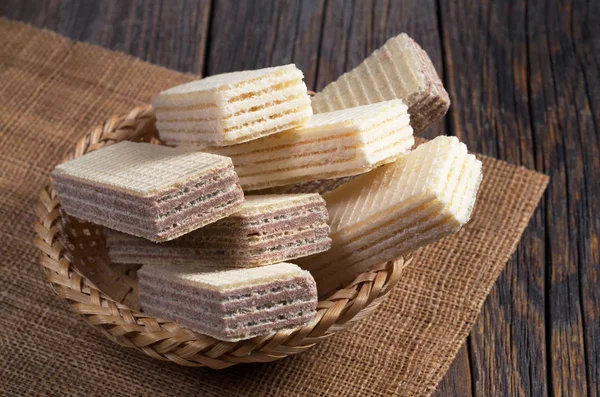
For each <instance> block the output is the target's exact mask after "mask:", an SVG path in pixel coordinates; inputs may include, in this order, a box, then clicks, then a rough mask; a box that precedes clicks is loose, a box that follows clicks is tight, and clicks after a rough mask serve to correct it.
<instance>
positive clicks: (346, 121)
mask: <svg viewBox="0 0 600 397" xmlns="http://www.w3.org/2000/svg"><path fill="white" fill-rule="evenodd" d="M409 121H410V116H409V115H408V114H407V107H406V105H404V103H403V102H402V101H401V100H394V101H388V102H381V103H377V104H373V105H367V106H360V107H356V108H352V109H344V110H341V111H336V112H331V113H323V114H319V115H315V116H313V117H312V119H311V120H310V121H309V122H308V123H307V124H306V125H305V126H304V127H299V128H296V129H293V130H290V131H285V132H282V133H279V134H276V135H272V136H268V137H265V138H262V139H258V140H255V141H252V142H247V143H244V144H240V145H235V146H228V147H223V148H204V149H203V150H206V151H210V152H211V153H217V154H221V155H223V156H228V157H231V159H232V160H233V164H234V166H235V170H236V172H237V174H238V176H239V178H240V184H241V185H242V187H243V188H244V190H259V189H264V188H269V187H274V186H283V185H289V184H292V183H299V182H305V181H312V180H316V179H329V178H339V177H343V176H349V175H357V174H361V173H364V172H367V171H368V170H370V169H372V168H374V167H377V166H380V165H382V164H385V163H389V162H391V161H394V160H395V159H396V158H397V157H398V156H400V155H402V154H403V153H405V152H406V151H408V150H409V149H410V148H411V147H412V145H413V144H414V137H413V134H412V128H411V127H410V122H409Z"/></svg>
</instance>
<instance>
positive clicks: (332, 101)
mask: <svg viewBox="0 0 600 397" xmlns="http://www.w3.org/2000/svg"><path fill="white" fill-rule="evenodd" d="M395 98H399V99H402V100H403V101H404V102H405V103H406V104H407V105H408V113H409V114H410V124H411V126H412V127H413V130H414V133H415V135H416V134H418V133H420V132H421V131H423V130H424V129H425V128H427V127H428V126H429V125H430V124H432V123H434V122H436V121H437V120H439V119H440V118H442V117H443V116H444V115H445V114H446V112H447V111H448V107H449V106H450V98H449V96H448V93H447V92H446V90H445V89H444V86H443V84H442V81H441V80H440V78H439V76H438V74H437V72H436V71H435V68H434V66H433V63H432V62H431V59H430V58H429V56H428V55H427V53H426V52H425V51H424V50H423V49H422V48H421V47H420V46H419V45H418V44H417V43H416V42H415V41H414V40H413V39H411V38H410V37H409V36H408V35H407V34H405V33H402V34H400V35H398V36H396V37H394V38H392V39H390V40H388V41H387V42H386V43H385V44H384V45H383V47H381V48H379V49H378V50H376V51H375V52H373V53H372V54H371V55H370V56H369V57H368V58H367V59H365V60H364V61H363V62H362V63H361V64H360V65H358V66H357V67H356V68H354V69H353V70H351V71H350V72H348V73H345V74H344V75H342V76H341V77H339V78H338V79H337V80H336V81H335V82H333V83H331V84H329V85H327V86H326V87H325V88H324V89H323V90H322V91H321V92H319V93H317V94H316V95H315V96H314V97H313V98H312V107H313V111H314V113H315V114H316V113H323V112H331V111H333V110H339V109H345V108H349V107H354V106H359V105H366V104H369V103H375V102H381V101H386V100H390V99H395Z"/></svg>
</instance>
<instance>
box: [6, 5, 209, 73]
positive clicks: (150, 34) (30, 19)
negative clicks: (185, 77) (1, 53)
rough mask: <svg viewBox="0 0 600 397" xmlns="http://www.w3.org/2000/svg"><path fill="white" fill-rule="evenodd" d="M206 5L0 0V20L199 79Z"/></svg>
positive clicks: (205, 39) (206, 22) (205, 31)
mask: <svg viewBox="0 0 600 397" xmlns="http://www.w3.org/2000/svg"><path fill="white" fill-rule="evenodd" d="M209 13H210V0H198V1H195V0H194V1H192V0H184V1H169V0H160V1H151V0H132V1H102V0H86V1H79V0H63V1H59V0H3V1H2V2H0V15H2V16H4V17H6V18H9V19H18V20H21V21H23V22H27V23H30V24H32V25H34V26H36V27H42V28H46V29H50V30H54V31H56V32H58V33H60V34H62V35H64V36H67V37H69V38H71V39H74V40H80V41H87V42H89V43H93V44H98V45H101V46H103V47H107V48H110V49H111V50H115V51H121V52H125V53H127V54H130V55H133V56H136V57H138V58H141V59H143V60H145V61H148V62H152V63H155V64H159V65H162V66H165V67H168V68H171V69H177V70H180V71H182V72H190V73H197V74H200V73H201V72H202V70H203V65H204V58H205V48H206V42H207V29H208V18H209Z"/></svg>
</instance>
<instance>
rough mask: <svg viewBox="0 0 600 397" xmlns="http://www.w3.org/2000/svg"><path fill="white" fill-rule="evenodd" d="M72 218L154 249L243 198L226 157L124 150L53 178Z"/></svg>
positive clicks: (134, 147) (128, 145)
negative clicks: (144, 241) (140, 240)
mask: <svg viewBox="0 0 600 397" xmlns="http://www.w3.org/2000/svg"><path fill="white" fill-rule="evenodd" d="M52 179H53V181H54V188H55V189H56V192H57V194H58V199H59V201H60V203H61V207H62V209H63V210H64V211H65V212H66V213H67V214H69V215H71V216H74V217H76V218H79V219H81V220H85V221H89V222H93V223H96V224H99V225H102V226H106V227H109V228H112V229H116V230H119V231H122V232H125V233H129V234H133V235H135V236H139V237H143V238H146V239H148V240H152V241H157V242H158V241H167V240H172V239H174V238H176V237H178V236H181V235H182V234H185V233H188V232H190V231H192V230H195V229H198V228H200V227H202V226H204V225H207V224H209V223H212V222H215V221H217V220H219V219H221V218H224V217H226V216H228V215H230V214H232V213H234V212H236V211H237V210H238V209H239V208H240V207H241V205H242V204H243V202H244V195H243V192H242V190H241V187H240V185H239V183H238V177H237V175H236V173H235V172H234V170H233V164H232V163H231V160H230V159H229V158H227V157H223V156H218V155H213V154H208V153H199V152H193V151H189V150H184V149H175V148H169V147H165V146H159V145H151V144H148V143H134V142H127V141H126V142H120V143H117V144H115V145H112V146H108V147H105V148H102V149H99V150H96V151H94V152H91V153H88V154H86V155H84V156H82V157H79V158H76V159H74V160H71V161H68V162H66V163H63V164H60V165H58V166H57V167H56V168H55V169H54V171H53V172H52Z"/></svg>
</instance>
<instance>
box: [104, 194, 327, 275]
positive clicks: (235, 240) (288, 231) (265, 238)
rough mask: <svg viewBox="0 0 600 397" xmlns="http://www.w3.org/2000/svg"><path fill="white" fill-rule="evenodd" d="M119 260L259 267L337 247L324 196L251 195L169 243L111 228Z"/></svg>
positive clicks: (110, 241) (111, 251) (109, 237)
mask: <svg viewBox="0 0 600 397" xmlns="http://www.w3.org/2000/svg"><path fill="white" fill-rule="evenodd" d="M104 235H105V237H106V244H107V247H108V256H109V258H110V259H111V261H112V262H115V263H141V264H157V265H161V264H162V265H183V264H194V265H197V266H198V268H203V269H214V268H222V267H237V268H239V267H255V266H264V265H269V264H272V263H277V262H283V261H286V260H290V259H294V258H299V257H302V256H308V255H312V254H316V253H319V252H323V251H326V250H328V249H329V247H330V246H331V239H330V238H329V225H328V224H327V209H326V208H325V201H324V200H323V199H322V198H321V196H319V195H318V194H289V195H265V196H248V197H246V202H245V203H244V205H243V206H242V207H241V209H240V211H238V212H236V213H235V214H233V215H231V216H229V217H227V218H224V219H221V220H220V221H217V222H215V223H213V224H210V225H208V226H205V227H203V228H202V229H198V230H195V231H193V232H191V233H189V234H186V235H185V236H182V237H180V238H178V239H175V240H173V241H169V242H166V243H163V244H155V243H152V242H150V241H147V240H145V239H141V238H139V237H135V236H131V235H128V234H124V233H119V232H116V231H113V230H110V229H106V230H105V233H104Z"/></svg>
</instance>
